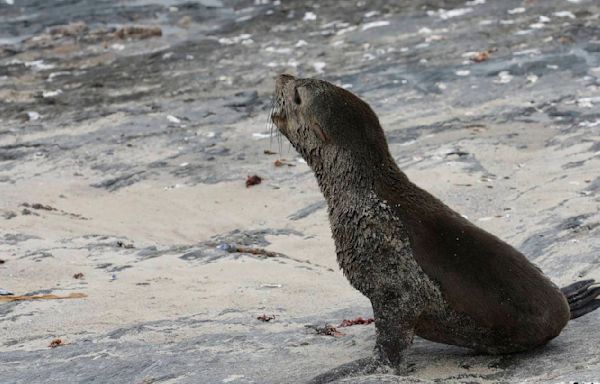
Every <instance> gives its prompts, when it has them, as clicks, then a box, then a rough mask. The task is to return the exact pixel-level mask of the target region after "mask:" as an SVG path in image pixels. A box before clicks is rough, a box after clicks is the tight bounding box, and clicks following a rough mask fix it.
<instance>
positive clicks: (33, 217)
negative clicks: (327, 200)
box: [0, 0, 600, 384]
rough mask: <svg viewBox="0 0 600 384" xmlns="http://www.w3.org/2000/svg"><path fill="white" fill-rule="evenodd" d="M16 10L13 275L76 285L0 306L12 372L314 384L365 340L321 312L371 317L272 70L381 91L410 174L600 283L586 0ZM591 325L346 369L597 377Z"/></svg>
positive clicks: (369, 333)
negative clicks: (342, 256)
mask: <svg viewBox="0 0 600 384" xmlns="http://www.w3.org/2000/svg"><path fill="white" fill-rule="evenodd" d="M10 3H12V2H10V1H6V0H5V1H3V2H0V196H1V198H0V259H1V260H3V261H4V263H3V264H0V288H1V289H5V290H9V291H12V292H13V293H14V294H15V295H34V294H49V293H52V294H57V295H68V294H70V293H83V294H85V295H86V297H85V298H78V299H66V300H29V301H22V302H18V303H17V302H10V303H3V302H0V377H2V380H0V381H2V382H3V383H4V382H5V383H92V382H94V383H145V384H148V383H297V382H298V383H299V382H303V381H306V380H307V379H309V378H310V377H313V376H314V375H316V374H318V373H320V372H324V371H326V370H328V369H331V368H333V367H336V366H338V365H339V364H342V363H345V362H349V361H351V360H353V359H356V358H360V357H365V356H368V355H369V354H370V353H371V350H372V348H373V346H374V339H373V338H374V328H373V325H372V324H371V325H357V326H353V327H351V328H340V330H343V333H344V334H343V335H341V336H339V337H331V336H323V335H318V334H316V333H315V332H314V330H312V329H311V328H307V327H306V325H314V326H323V325H325V324H333V325H338V324H339V323H340V322H341V321H342V320H343V319H349V318H355V317H357V316H363V317H369V316H371V309H370V306H369V302H368V300H367V299H366V298H364V297H363V296H362V295H360V294H359V293H358V292H357V291H355V290H354V289H352V288H351V287H350V285H349V284H348V282H347V281H346V280H345V278H344V277H343V275H342V273H341V271H339V268H338V267H337V264H336V261H335V252H334V247H333V241H332V239H331V236H330V231H329V225H328V221H327V215H326V209H325V205H324V202H323V198H322V196H321V194H320V192H319V190H318V188H317V185H316V182H315V180H314V177H313V176H312V173H311V171H310V169H309V168H308V167H307V165H306V164H305V163H303V162H302V161H300V159H299V158H298V155H297V154H296V153H295V152H294V151H293V150H290V149H289V146H288V144H287V143H281V144H280V143H278V140H277V137H276V136H274V137H270V135H269V132H268V130H267V126H266V120H267V116H268V110H269V107H270V95H271V93H272V89H273V86H274V84H273V78H274V76H275V75H276V74H278V73H281V72H291V73H294V74H297V75H299V76H310V77H319V78H324V79H327V80H330V81H332V82H334V83H337V84H339V85H342V86H344V87H347V88H348V89H350V90H351V91H353V92H356V93H357V94H359V95H360V96H361V97H363V98H364V99H365V100H367V101H368V102H369V103H370V104H371V105H372V106H373V108H374V109H375V111H376V112H377V113H378V115H379V117H380V120H381V122H382V125H383V127H384V129H385V130H386V134H387V137H388V141H389V143H390V148H391V151H392V153H393V155H394V157H395V158H396V160H397V162H398V164H399V165H400V166H401V168H402V169H403V170H404V171H405V172H406V173H407V174H408V175H409V177H410V178H411V179H412V180H413V181H414V182H416V183H417V184H419V185H420V186H422V187H424V188H425V189H427V190H429V191H430V192H432V193H433V194H435V195H436V196H438V197H440V198H441V199H442V200H443V201H445V202H446V203H447V204H449V205H450V206H452V207H453V208H455V209H456V210H458V211H459V212H461V213H462V214H464V215H466V216H467V217H468V218H469V219H470V220H472V221H473V222H475V223H476V224H477V225H479V226H481V227H483V228H485V229H486V230H489V231H490V232H492V233H494V234H496V235H498V236H500V237H501V238H503V239H505V240H506V241H508V242H509V243H511V244H513V245H514V246H516V247H517V248H519V249H520V250H522V251H523V252H524V253H525V254H526V255H527V256H528V257H529V258H530V259H531V260H532V261H533V262H535V263H536V264H537V265H539V266H540V267H541V268H542V269H543V270H544V271H545V272H546V273H547V274H548V275H549V276H551V277H552V279H553V280H554V281H555V282H556V283H557V284H559V285H565V284H568V283H570V282H572V281H574V280H578V279H582V278H595V279H600V267H598V260H599V259H598V258H599V257H600V236H599V234H600V229H599V228H600V213H599V207H600V197H599V195H598V192H599V191H600V175H599V172H598V170H599V169H600V109H599V108H600V90H599V87H600V40H598V39H599V37H598V36H600V29H599V27H598V26H599V25H600V7H599V6H598V4H597V3H596V2H594V1H591V0H589V1H586V0H581V1H562V0H549V1H544V2H542V1H526V2H521V1H506V2H494V1H491V0H488V1H487V2H486V1H469V2H466V3H464V2H458V1H446V2H442V1H439V2H437V1H434V2H425V1H414V2H410V3H411V4H410V5H394V4H392V2H389V3H388V2H383V1H374V2H358V4H355V3H350V2H348V3H343V4H342V5H340V4H338V3H336V2H319V3H315V4H301V3H300V2H283V4H279V3H278V2H272V1H256V2H250V1H240V2H230V1H223V2H222V1H218V0H210V1H209V0H201V1H199V2H190V3H185V2H179V1H169V2H162V3H159V2H152V1H146V0H143V1H119V2H117V3H115V2H109V1H91V0H89V1H85V0H82V1H75V2H62V1H53V2H45V1H34V0H31V1H25V0H22V1H20V0H15V1H14V3H15V4H10ZM340 8H341V9H340ZM76 22H77V23H79V24H69V23H76ZM65 25H68V26H65ZM131 26H146V27H148V28H146V29H139V28H138V30H136V31H133V30H132V29H127V28H128V27H131ZM150 27H152V28H156V27H159V28H160V31H161V34H160V36H158V35H157V34H156V33H155V32H152V31H153V29H152V28H150ZM123 28H125V29H123ZM119 31H121V32H119ZM125 31H129V32H125ZM126 33H128V34H127V35H124V34H126ZM484 51H489V58H487V59H486V60H483V61H482V62H476V61H473V60H472V58H473V57H475V56H477V55H478V53H480V52H484ZM265 150H271V151H274V152H276V153H275V154H272V155H269V154H265V152H264V151H265ZM277 159H285V160H286V161H287V163H289V164H290V166H287V165H285V166H283V167H276V166H275V165H274V163H275V160H277ZM252 174H258V175H260V176H261V177H262V178H263V182H262V183H261V184H260V185H256V186H253V187H251V188H246V186H245V180H246V177H247V176H248V175H252ZM228 245H229V246H230V245H236V246H244V247H251V248H257V249H266V250H268V251H272V252H276V253H278V256H276V257H261V255H253V254H249V253H240V252H228V251H226V250H223V249H224V248H225V247H226V246H228ZM78 273H81V274H83V277H81V278H74V275H75V274H78ZM263 314H267V315H275V316H276V317H275V319H274V320H272V321H270V322H261V321H259V320H257V319H256V318H257V316H259V315H263ZM599 326H600V316H599V315H597V314H595V313H594V314H591V315H588V316H586V317H583V318H581V319H578V320H576V321H573V322H572V323H570V324H569V325H568V326H567V328H566V329H565V331H564V333H563V334H562V335H561V336H559V337H558V338H557V339H555V340H554V341H552V342H551V343H550V344H549V345H548V346H546V347H544V348H542V349H540V350H536V351H533V352H530V353H526V354H519V355H512V356H481V355H476V354H474V353H472V352H470V351H467V350H463V349H460V348H455V347H449V346H443V345H438V344H434V343H431V342H427V341H424V340H421V339H417V340H416V342H415V347H414V348H413V350H412V351H411V353H410V355H409V357H408V360H409V362H410V364H411V370H410V372H408V373H407V374H406V375H405V376H402V377H398V376H391V375H373V376H366V377H357V378H352V379H349V380H348V381H345V382H353V383H378V382H390V383H401V382H409V383H412V382H415V383H416V382H460V383H474V382H475V383H503V382H529V383H548V382H550V383H559V382H574V381H579V382H581V381H588V382H589V381H597V382H600V357H598V356H599V354H598V352H599V350H598V344H599V341H600V339H599V337H598V336H597V332H596V330H597V329H598V327H599ZM56 338H60V339H61V340H62V341H63V342H64V343H66V345H64V346H60V347H58V348H49V347H48V346H49V344H50V343H51V341H52V340H54V339H56Z"/></svg>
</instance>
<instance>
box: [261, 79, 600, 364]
mask: <svg viewBox="0 0 600 384" xmlns="http://www.w3.org/2000/svg"><path fill="white" fill-rule="evenodd" d="M274 104H275V105H274V109H273V111H272V113H271V120H272V122H273V123H274V124H275V125H276V126H277V128H278V130H279V131H280V132H281V133H282V134H283V135H284V136H285V137H286V138H287V139H288V140H289V141H290V142H291V144H292V145H293V146H294V148H295V149H296V150H297V151H298V152H299V153H300V154H301V156H302V157H303V158H304V159H305V160H306V162H307V163H308V165H309V166H310V167H311V168H312V170H313V171H314V174H315V176H316V178H317V181H318V184H319V187H320V189H321V191H322V193H323V195H324V196H325V199H326V200H327V204H328V208H329V220H330V225H331V230H332V233H333V238H334V240H335V246H336V253H337V260H338V263H339V265H340V267H341V269H342V270H343V272H344V274H345V276H346V277H347V278H348V280H349V281H350V283H351V285H352V286H353V287H354V288H356V289H358V290H359V291H360V292H361V293H362V294H364V295H365V296H366V297H368V298H369V299H370V301H371V304H372V306H373V312H374V315H375V325H376V332H377V340H376V351H377V352H378V358H379V359H380V361H381V362H383V363H385V364H386V365H391V366H398V365H399V364H400V363H401V362H402V361H403V355H404V353H405V351H406V350H407V348H408V347H409V346H410V345H411V343H412V340H413V337H414V335H415V334H416V335H418V336H420V337H423V338H425V339H428V340H431V341H435V342H440V343H446V344H453V345H458V346H462V347H467V348H471V349H474V350H476V351H479V352H483V353H488V354H504V353H513V352H520V351H526V350H529V349H532V348H535V347H538V346H541V345H544V344H546V343H547V342H548V341H549V340H551V339H553V338H554V337H556V336H558V334H559V333H560V332H561V330H562V329H563V328H564V326H565V325H566V324H567V322H568V321H569V319H572V318H576V317H579V316H581V315H583V314H585V313H588V312H591V311H593V310H594V309H596V308H598V307H600V299H596V297H597V296H598V294H599V293H600V287H597V286H595V285H594V281H593V280H586V281H580V282H577V283H574V284H572V285H570V286H568V287H565V288H563V289H562V290H561V289H559V288H558V287H557V286H556V285H554V284H553V283H552V282H551V281H550V280H549V279H548V278H547V277H546V276H545V275H544V274H543V273H542V271H541V270H540V269H539V268H537V267H536V266H534V265H533V264H532V263H530V262H529V261H528V260H527V258H526V257H525V256H524V255H523V254H521V253H520V252H519V251H517V250H516V249H515V248H513V247H512V246H510V245H509V244H507V243H505V242H503V241H502V240H500V239H499V238H497V237H496V236H494V235H492V234H490V233H488V232H486V231H484V230H482V229H481V228H478V227H477V226H475V225H473V224H472V223H471V222H469V221H468V220H467V219H465V218H464V217H462V216H461V215H459V214H458V213H456V212H455V211H453V210H452V209H450V208H449V207H448V206H446V205H445V204H444V203H442V202H441V201H440V200H438V199H437V198H435V197H434V196H432V195H431V194H429V193H428V192H427V191H425V190H423V189H421V188H419V187H418V186H416V185H415V184H413V183H412V182H411V181H410V180H409V179H408V178H407V176H406V175H405V174H404V173H402V171H400V169H399V168H398V166H397V165H396V163H395V162H394V160H393V158H392V156H391V155H390V152H389V149H388V145H387V141H386V138H385V135H384V132H383V129H382V128H381V126H380V124H379V120H378V118H377V116H376V115H375V113H374V112H373V110H372V109H371V107H370V106H369V105H368V104H367V103H366V102H364V101H363V100H361V99H360V98H358V97H357V96H355V95H354V94H352V93H351V92H349V91H347V90H345V89H342V88H339V87H336V86H335V85H333V84H331V83H328V82H326V81H322V80H315V79H299V78H295V77H293V76H291V75H286V74H283V75H280V76H279V77H278V78H277V80H276V89H275V101H274Z"/></svg>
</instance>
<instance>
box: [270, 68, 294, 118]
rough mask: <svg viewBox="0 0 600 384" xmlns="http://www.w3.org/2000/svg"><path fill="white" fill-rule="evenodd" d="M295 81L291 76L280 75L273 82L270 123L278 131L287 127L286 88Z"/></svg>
mask: <svg viewBox="0 0 600 384" xmlns="http://www.w3.org/2000/svg"><path fill="white" fill-rule="evenodd" d="M294 80H296V78H295V77H294V76H292V75H288V74H285V73H284V74H281V75H279V76H277V79H276V80H275V99H274V106H273V111H272V112H271V121H272V122H273V123H274V124H275V126H277V128H279V129H280V130H285V128H286V127H287V116H286V112H285V109H286V104H287V102H286V88H288V87H287V85H288V84H289V83H290V82H292V81H294Z"/></svg>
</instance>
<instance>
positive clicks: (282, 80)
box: [275, 73, 296, 91]
mask: <svg viewBox="0 0 600 384" xmlns="http://www.w3.org/2000/svg"><path fill="white" fill-rule="evenodd" d="M295 79H296V78H295V77H294V76H292V75H288V74H286V73H283V74H281V75H279V76H277V80H275V89H276V90H277V91H281V90H283V87H285V85H286V84H287V83H288V82H290V81H292V80H295Z"/></svg>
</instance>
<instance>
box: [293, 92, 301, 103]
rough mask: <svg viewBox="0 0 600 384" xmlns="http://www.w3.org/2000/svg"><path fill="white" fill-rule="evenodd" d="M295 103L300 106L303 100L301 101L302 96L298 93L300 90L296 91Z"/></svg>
mask: <svg viewBox="0 0 600 384" xmlns="http://www.w3.org/2000/svg"><path fill="white" fill-rule="evenodd" d="M294 103H296V104H298V105H300V104H301V103H302V100H300V94H299V93H298V88H295V89H294Z"/></svg>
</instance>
